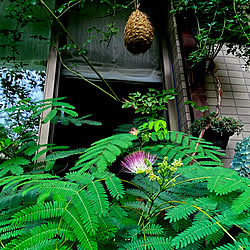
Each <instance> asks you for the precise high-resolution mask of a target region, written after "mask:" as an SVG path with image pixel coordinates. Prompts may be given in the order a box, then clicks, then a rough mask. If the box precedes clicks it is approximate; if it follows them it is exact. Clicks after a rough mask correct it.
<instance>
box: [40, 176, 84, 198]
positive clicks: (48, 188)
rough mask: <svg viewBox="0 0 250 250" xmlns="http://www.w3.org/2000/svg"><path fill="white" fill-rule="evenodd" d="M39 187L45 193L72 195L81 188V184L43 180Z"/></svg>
mask: <svg viewBox="0 0 250 250" xmlns="http://www.w3.org/2000/svg"><path fill="white" fill-rule="evenodd" d="M38 189H39V190H40V192H43V193H45V192H46V193H51V194H57V195H62V196H63V197H72V196H74V195H75V194H76V193H77V191H78V190H79V185H77V184H76V183H72V182H71V183H70V182H66V181H59V180H49V181H42V182H40V183H39V186H38Z"/></svg>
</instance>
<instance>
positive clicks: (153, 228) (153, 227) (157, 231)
mask: <svg viewBox="0 0 250 250" xmlns="http://www.w3.org/2000/svg"><path fill="white" fill-rule="evenodd" d="M142 231H143V233H144V234H150V235H162V234H163V232H164V228H163V227H162V226H161V225H159V224H148V225H147V226H146V227H145V228H143V229H142Z"/></svg>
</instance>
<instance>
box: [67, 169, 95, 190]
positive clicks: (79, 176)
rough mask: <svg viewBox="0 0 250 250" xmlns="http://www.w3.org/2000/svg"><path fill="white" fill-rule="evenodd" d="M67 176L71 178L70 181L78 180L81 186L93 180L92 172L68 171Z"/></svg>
mask: <svg viewBox="0 0 250 250" xmlns="http://www.w3.org/2000/svg"><path fill="white" fill-rule="evenodd" d="M65 178H66V179H68V180H70V181H74V182H77V183H79V184H80V185H81V186H84V185H87V184H89V183H91V181H92V179H93V177H92V176H91V174H89V173H85V172H80V171H76V172H71V173H67V174H66V176H65Z"/></svg>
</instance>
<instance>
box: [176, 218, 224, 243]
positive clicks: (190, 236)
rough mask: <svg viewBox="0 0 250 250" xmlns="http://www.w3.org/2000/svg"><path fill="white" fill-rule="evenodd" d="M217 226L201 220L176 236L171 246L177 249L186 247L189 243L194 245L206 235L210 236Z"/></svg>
mask: <svg viewBox="0 0 250 250" xmlns="http://www.w3.org/2000/svg"><path fill="white" fill-rule="evenodd" d="M218 227H219V226H218V225H217V224H216V223H215V222H211V221H209V220H203V221H200V222H198V223H194V224H193V225H192V226H191V227H189V228H187V229H186V230H185V231H183V232H182V233H180V234H179V235H177V236H176V237H175V238H174V239H173V240H172V244H173V246H175V247H177V248H179V247H181V248H183V247H186V246H187V245H188V244H190V243H194V242H196V241H198V240H200V239H202V238H204V237H205V236H207V235H210V234H212V233H214V232H215V231H217V230H218Z"/></svg>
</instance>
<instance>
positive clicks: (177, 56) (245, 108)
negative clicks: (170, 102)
mask: <svg viewBox="0 0 250 250" xmlns="http://www.w3.org/2000/svg"><path fill="white" fill-rule="evenodd" d="M168 25H169V34H170V47H171V54H172V59H173V71H174V77H175V83H176V90H177V93H178V97H177V99H178V109H179V117H180V124H181V131H183V132H187V128H188V127H189V126H190V124H191V117H190V110H189V106H188V105H185V104H184V102H185V101H186V100H188V95H187V88H186V81H185V74H184V71H183V63H182V55H181V49H180V42H179V38H178V34H177V25H176V20H175V17H174V16H173V15H169V20H168ZM226 51H227V48H226V47H223V49H222V51H221V52H220V53H219V54H218V56H217V57H216V59H215V62H216V65H217V68H218V71H217V75H218V76H219V78H220V80H221V83H222V91H223V92H222V107H221V115H222V116H231V117H234V118H236V119H240V120H242V122H243V123H244V130H243V132H242V133H241V134H240V135H238V136H237V135H234V136H232V137H230V140H229V143H228V147H227V149H226V152H225V153H226V155H225V156H223V157H222V161H223V162H224V167H230V163H231V160H232V159H233V157H234V154H235V151H234V148H235V145H236V143H237V142H239V141H241V140H242V139H243V138H244V137H247V136H249V135H250V71H249V70H248V71H246V70H245V68H244V61H243V60H242V59H239V58H237V57H235V56H234V55H231V54H229V55H227V52H226ZM205 89H206V96H207V101H208V105H209V108H210V111H211V112H212V111H215V108H216V105H217V91H216V81H215V80H214V78H213V77H212V76H211V75H207V76H206V77H205Z"/></svg>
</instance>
